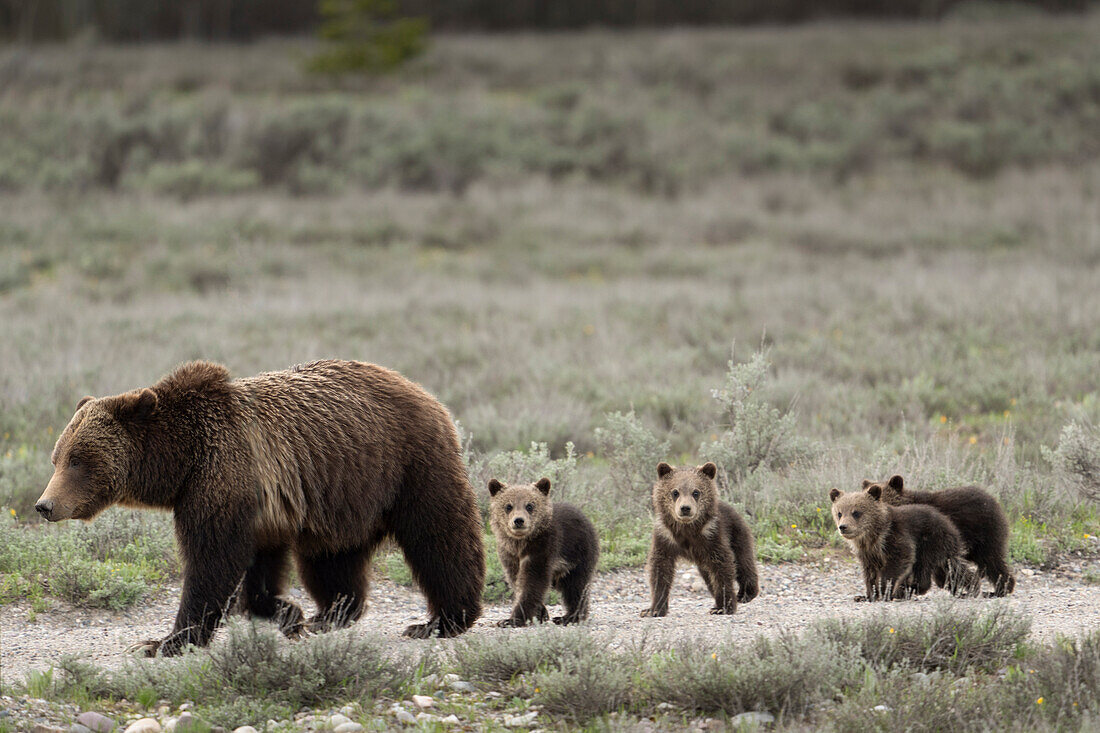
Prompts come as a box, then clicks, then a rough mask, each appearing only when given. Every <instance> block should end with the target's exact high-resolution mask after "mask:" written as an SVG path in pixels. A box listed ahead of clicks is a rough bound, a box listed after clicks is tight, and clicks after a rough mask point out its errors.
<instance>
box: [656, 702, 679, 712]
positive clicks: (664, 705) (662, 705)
mask: <svg viewBox="0 0 1100 733" xmlns="http://www.w3.org/2000/svg"><path fill="white" fill-rule="evenodd" d="M674 707H676V706H675V705H673V704H672V703H670V702H662V703H658V705H657V709H658V710H672V709H673V708H674Z"/></svg>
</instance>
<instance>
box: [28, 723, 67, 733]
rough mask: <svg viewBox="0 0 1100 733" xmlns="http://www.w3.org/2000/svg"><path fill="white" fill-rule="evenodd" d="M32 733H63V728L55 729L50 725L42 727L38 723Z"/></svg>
mask: <svg viewBox="0 0 1100 733" xmlns="http://www.w3.org/2000/svg"><path fill="white" fill-rule="evenodd" d="M33 733H65V729H64V728H55V727H54V726H52V725H42V724H41V723H39V724H38V725H36V726H34V729H33Z"/></svg>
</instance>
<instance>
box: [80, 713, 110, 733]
mask: <svg viewBox="0 0 1100 733" xmlns="http://www.w3.org/2000/svg"><path fill="white" fill-rule="evenodd" d="M76 722H77V723H79V724H80V725H83V726H84V727H86V728H90V729H91V730H93V731H95V733H108V731H110V730H112V729H114V727H115V721H113V720H111V719H110V718H108V717H107V716H106V715H103V714H102V713H97V712H94V711H91V710H89V711H88V712H86V713H81V714H80V715H78V716H76Z"/></svg>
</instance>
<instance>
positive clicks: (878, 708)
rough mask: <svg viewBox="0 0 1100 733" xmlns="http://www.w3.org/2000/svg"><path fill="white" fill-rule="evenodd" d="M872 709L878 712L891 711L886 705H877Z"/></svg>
mask: <svg viewBox="0 0 1100 733" xmlns="http://www.w3.org/2000/svg"><path fill="white" fill-rule="evenodd" d="M871 709H872V710H874V711H875V712H876V713H888V712H890V708H888V707H886V706H885V705H875V706H874V707H873V708H871Z"/></svg>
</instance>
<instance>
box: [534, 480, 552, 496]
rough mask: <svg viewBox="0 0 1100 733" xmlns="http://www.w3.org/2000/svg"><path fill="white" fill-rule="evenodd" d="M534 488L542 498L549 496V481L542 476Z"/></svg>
mask: <svg viewBox="0 0 1100 733" xmlns="http://www.w3.org/2000/svg"><path fill="white" fill-rule="evenodd" d="M535 488H536V489H538V490H539V491H541V492H542V495H543V496H550V479H548V478H546V477H545V476H543V477H542V478H540V479H539V480H538V481H536V482H535Z"/></svg>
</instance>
